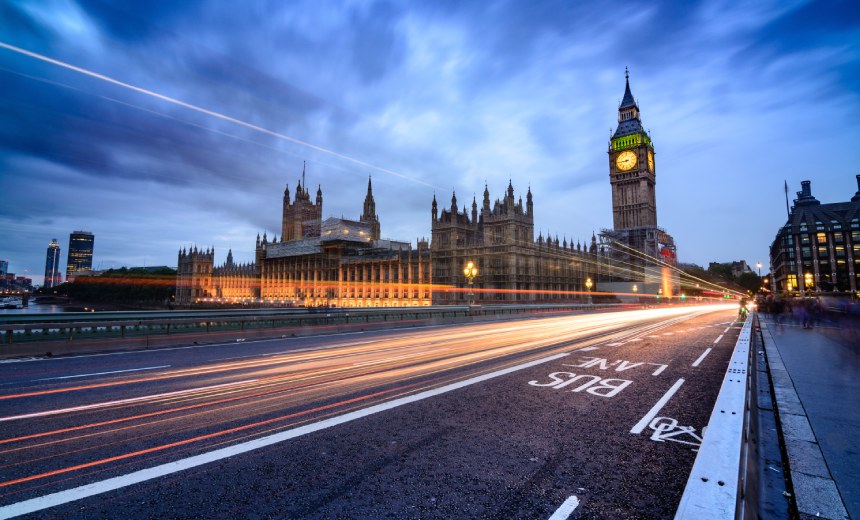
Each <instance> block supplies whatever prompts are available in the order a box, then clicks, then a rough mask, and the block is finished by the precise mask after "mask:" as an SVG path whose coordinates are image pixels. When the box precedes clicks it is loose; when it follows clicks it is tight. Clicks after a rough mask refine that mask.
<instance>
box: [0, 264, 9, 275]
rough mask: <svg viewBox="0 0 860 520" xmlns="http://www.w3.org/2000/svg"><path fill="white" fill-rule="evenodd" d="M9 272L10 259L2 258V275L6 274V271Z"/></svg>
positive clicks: (0, 265)
mask: <svg viewBox="0 0 860 520" xmlns="http://www.w3.org/2000/svg"><path fill="white" fill-rule="evenodd" d="M8 272H9V261H8V260H0V276H6V273H8Z"/></svg>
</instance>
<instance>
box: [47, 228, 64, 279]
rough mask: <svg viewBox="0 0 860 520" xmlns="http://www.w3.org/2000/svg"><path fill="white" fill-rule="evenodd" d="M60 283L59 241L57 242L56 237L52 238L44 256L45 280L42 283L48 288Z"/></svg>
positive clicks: (61, 274) (61, 276) (61, 277)
mask: <svg viewBox="0 0 860 520" xmlns="http://www.w3.org/2000/svg"><path fill="white" fill-rule="evenodd" d="M61 283H63V272H62V267H61V264H60V243H59V242H57V239H56V238H52V239H51V243H50V244H48V252H47V255H46V257H45V281H44V284H43V285H44V287H45V288H46V289H50V288H51V287H56V286H58V285H60V284H61Z"/></svg>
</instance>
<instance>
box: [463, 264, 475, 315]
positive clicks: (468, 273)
mask: <svg viewBox="0 0 860 520" xmlns="http://www.w3.org/2000/svg"><path fill="white" fill-rule="evenodd" d="M463 276H465V277H466V281H467V282H469V305H472V283H473V282H474V281H475V277H476V276H478V266H476V265H475V262H473V261H471V260H469V263H468V264H466V267H464V268H463Z"/></svg>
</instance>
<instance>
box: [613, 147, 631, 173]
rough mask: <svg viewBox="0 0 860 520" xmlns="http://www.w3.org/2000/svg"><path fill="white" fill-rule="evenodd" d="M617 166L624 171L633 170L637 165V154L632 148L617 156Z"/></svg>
mask: <svg viewBox="0 0 860 520" xmlns="http://www.w3.org/2000/svg"><path fill="white" fill-rule="evenodd" d="M615 166H616V167H617V168H618V169H619V170H621V171H623V172H626V171H627V170H632V169H633V167H634V166H636V154H635V153H633V152H632V151H631V150H624V151H623V152H621V153H620V154H618V157H616V158H615Z"/></svg>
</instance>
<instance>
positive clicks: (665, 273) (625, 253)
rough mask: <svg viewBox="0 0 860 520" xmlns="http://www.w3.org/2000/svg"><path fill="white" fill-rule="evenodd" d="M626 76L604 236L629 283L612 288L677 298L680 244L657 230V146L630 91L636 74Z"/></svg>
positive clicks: (613, 141) (611, 151) (613, 147)
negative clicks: (609, 216) (609, 214)
mask: <svg viewBox="0 0 860 520" xmlns="http://www.w3.org/2000/svg"><path fill="white" fill-rule="evenodd" d="M624 76H625V87H624V97H623V98H622V99H621V104H620V105H619V106H618V126H617V128H616V129H615V133H613V134H612V137H611V138H610V140H609V150H608V152H607V153H608V155H609V183H610V185H611V186H612V224H613V227H612V229H611V230H610V229H606V230H603V231H602V232H601V242H602V243H603V244H604V245H605V248H606V250H607V251H608V253H609V256H610V257H611V259H612V264H613V266H614V267H613V274H614V275H615V276H616V277H617V278H619V279H620V280H623V282H620V283H615V284H613V285H612V286H607V288H611V289H613V290H616V291H620V292H630V290H631V289H632V287H633V286H634V285H636V286H638V288H639V289H640V290H643V291H644V292H649V293H654V294H657V293H658V291H659V292H661V293H662V294H665V295H672V294H677V293H678V290H679V286H680V283H679V277H678V274H677V271H676V270H675V269H674V268H675V267H676V266H677V251H676V248H675V240H674V239H673V238H672V236H671V235H669V234H668V233H667V232H666V230H664V229H662V228H660V227H658V225H657V195H656V185H657V170H656V158H655V150H654V142H653V141H652V140H651V135H650V134H649V133H648V132H647V131H645V129H644V127H643V126H642V117H641V113H640V111H639V105H638V104H637V103H636V99H635V98H634V97H633V94H632V92H631V91H630V75H629V73H628V72H627V71H625V74H624Z"/></svg>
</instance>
